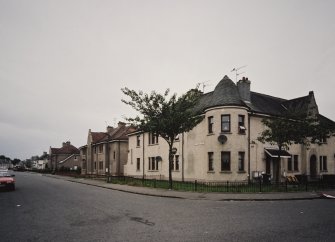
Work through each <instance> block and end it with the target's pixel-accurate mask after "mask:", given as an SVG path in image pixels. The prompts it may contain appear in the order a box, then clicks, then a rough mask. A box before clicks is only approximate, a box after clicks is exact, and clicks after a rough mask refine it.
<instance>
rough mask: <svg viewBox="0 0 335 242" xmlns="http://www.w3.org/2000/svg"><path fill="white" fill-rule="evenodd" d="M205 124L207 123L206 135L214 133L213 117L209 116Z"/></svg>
mask: <svg viewBox="0 0 335 242" xmlns="http://www.w3.org/2000/svg"><path fill="white" fill-rule="evenodd" d="M207 123H208V125H207V128H208V129H207V131H208V134H213V133H214V132H213V127H214V116H209V117H208V118H207Z"/></svg>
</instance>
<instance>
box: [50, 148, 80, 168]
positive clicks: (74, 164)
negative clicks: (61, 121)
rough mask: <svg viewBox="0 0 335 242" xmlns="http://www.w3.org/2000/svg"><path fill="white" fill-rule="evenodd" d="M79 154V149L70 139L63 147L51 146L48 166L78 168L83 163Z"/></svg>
mask: <svg viewBox="0 0 335 242" xmlns="http://www.w3.org/2000/svg"><path fill="white" fill-rule="evenodd" d="M79 156H80V152H79V149H78V148H76V147H75V146H73V145H71V142H70V141H67V142H64V143H63V145H62V147H61V148H52V147H51V146H50V150H49V163H48V167H49V168H50V169H52V170H59V169H61V168H66V169H74V170H76V169H77V168H78V167H80V165H81V162H80V159H79Z"/></svg>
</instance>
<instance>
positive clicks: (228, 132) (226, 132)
mask: <svg viewBox="0 0 335 242" xmlns="http://www.w3.org/2000/svg"><path fill="white" fill-rule="evenodd" d="M220 134H232V132H231V131H222V130H221V133H220Z"/></svg>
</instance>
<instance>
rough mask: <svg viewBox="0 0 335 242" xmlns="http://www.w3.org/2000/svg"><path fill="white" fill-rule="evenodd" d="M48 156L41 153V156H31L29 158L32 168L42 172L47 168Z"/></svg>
mask: <svg viewBox="0 0 335 242" xmlns="http://www.w3.org/2000/svg"><path fill="white" fill-rule="evenodd" d="M48 160H49V155H48V153H47V152H43V155H41V156H40V157H39V156H33V157H32V158H31V162H32V168H33V169H36V170H44V169H46V168H48Z"/></svg>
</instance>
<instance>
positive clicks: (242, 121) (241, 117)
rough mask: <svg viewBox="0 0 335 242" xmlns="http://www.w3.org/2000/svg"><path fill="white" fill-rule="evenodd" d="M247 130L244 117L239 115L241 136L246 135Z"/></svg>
mask: <svg viewBox="0 0 335 242" xmlns="http://www.w3.org/2000/svg"><path fill="white" fill-rule="evenodd" d="M245 130H246V128H245V124H244V115H238V132H239V133H240V134H245Z"/></svg>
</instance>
